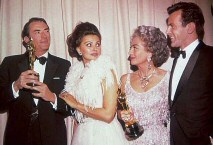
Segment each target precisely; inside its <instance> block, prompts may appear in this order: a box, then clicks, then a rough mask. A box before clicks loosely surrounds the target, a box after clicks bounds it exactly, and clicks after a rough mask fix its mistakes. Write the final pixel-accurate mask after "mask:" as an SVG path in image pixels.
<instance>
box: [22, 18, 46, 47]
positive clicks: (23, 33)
mask: <svg viewBox="0 0 213 145" xmlns="http://www.w3.org/2000/svg"><path fill="white" fill-rule="evenodd" d="M32 22H44V23H45V24H46V25H47V26H48V24H47V22H46V20H44V19H43V18H38V17H33V18H31V19H29V21H28V22H27V23H26V24H25V25H24V28H23V30H22V33H21V37H22V40H24V37H25V36H27V37H29V29H30V28H29V27H30V24H31V23H32ZM48 27H49V26H48ZM22 44H23V45H24V46H25V47H26V45H27V44H26V42H24V41H22Z"/></svg>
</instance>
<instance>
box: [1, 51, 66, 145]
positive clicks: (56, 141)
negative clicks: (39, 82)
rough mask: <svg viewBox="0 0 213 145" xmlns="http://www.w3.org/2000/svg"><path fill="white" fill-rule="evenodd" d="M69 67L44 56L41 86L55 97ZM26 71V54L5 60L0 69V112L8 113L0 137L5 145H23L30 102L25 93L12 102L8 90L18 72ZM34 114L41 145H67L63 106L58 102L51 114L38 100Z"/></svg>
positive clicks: (60, 60) (25, 144)
mask: <svg viewBox="0 0 213 145" xmlns="http://www.w3.org/2000/svg"><path fill="white" fill-rule="evenodd" d="M69 67H70V62H69V61H67V60H64V59H61V58H58V57H56V56H53V55H51V54H48V61H47V64H46V69H45V76H44V83H45V84H47V86H48V87H49V89H50V91H52V92H53V93H55V94H56V96H58V95H59V93H60V92H61V90H62V89H63V88H64V84H65V77H66V74H67V72H68V70H69ZM27 69H28V57H27V54H26V53H25V54H22V55H16V56H9V57H6V58H5V59H4V60H3V62H2V64H1V65H0V111H1V112H5V111H7V112H8V120H7V125H6V129H5V134H4V144H5V145H27V132H28V128H29V122H30V114H31V112H32V108H33V105H34V101H33V98H32V96H31V92H30V91H29V90H26V89H22V90H20V92H19V97H18V98H16V99H14V97H13V93H12V88H11V86H12V83H13V82H14V81H15V80H17V79H18V77H19V75H20V74H21V72H23V71H26V70H27ZM38 112H39V123H40V133H41V140H42V143H43V145H67V138H66V136H67V135H66V126H65V122H64V118H65V117H66V116H67V115H69V114H68V112H67V108H66V105H65V102H64V101H63V100H62V99H60V98H58V104H57V110H55V109H53V107H52V105H51V103H50V102H47V101H44V100H42V99H39V101H38Z"/></svg>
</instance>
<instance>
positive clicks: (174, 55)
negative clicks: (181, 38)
mask: <svg viewBox="0 0 213 145" xmlns="http://www.w3.org/2000/svg"><path fill="white" fill-rule="evenodd" d="M180 55H182V57H183V59H184V58H186V52H185V51H183V50H180V49H179V48H173V49H171V57H172V58H178V57H179V56H180Z"/></svg>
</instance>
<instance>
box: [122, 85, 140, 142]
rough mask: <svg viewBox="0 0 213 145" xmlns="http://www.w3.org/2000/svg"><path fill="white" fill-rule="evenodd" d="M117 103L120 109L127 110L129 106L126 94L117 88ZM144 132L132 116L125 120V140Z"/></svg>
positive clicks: (132, 138) (133, 138) (134, 137)
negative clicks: (130, 118)
mask: <svg viewBox="0 0 213 145" xmlns="http://www.w3.org/2000/svg"><path fill="white" fill-rule="evenodd" d="M118 103H119V104H120V105H121V110H126V111H128V110H129V106H128V103H127V100H126V94H125V93H122V92H121V90H120V89H119V90H118ZM143 132H144V129H143V127H142V126H141V125H140V124H139V123H138V121H137V120H136V119H135V118H134V119H132V120H130V121H127V122H125V137H126V138H127V140H129V141H130V140H135V139H137V138H138V137H140V136H141V135H142V134H143Z"/></svg>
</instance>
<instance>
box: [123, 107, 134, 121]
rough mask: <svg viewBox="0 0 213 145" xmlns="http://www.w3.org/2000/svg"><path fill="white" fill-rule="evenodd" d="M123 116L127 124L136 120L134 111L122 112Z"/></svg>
mask: <svg viewBox="0 0 213 145" xmlns="http://www.w3.org/2000/svg"><path fill="white" fill-rule="evenodd" d="M120 114H121V119H122V120H123V121H124V122H125V123H126V122H130V121H132V120H134V114H133V112H132V110H122V111H121V112H120Z"/></svg>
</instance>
